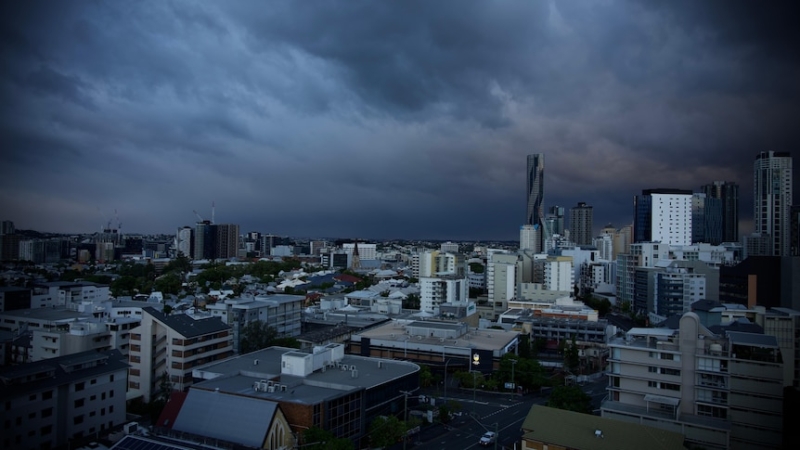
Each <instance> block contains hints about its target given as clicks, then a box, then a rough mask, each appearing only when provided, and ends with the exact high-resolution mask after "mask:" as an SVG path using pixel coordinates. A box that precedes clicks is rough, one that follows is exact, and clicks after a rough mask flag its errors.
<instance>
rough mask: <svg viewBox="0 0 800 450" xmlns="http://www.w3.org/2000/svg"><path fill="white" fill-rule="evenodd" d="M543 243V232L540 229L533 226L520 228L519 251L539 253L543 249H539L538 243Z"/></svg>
mask: <svg viewBox="0 0 800 450" xmlns="http://www.w3.org/2000/svg"><path fill="white" fill-rule="evenodd" d="M540 241H541V232H540V231H539V229H537V228H535V227H534V226H533V225H522V226H521V227H519V249H520V250H530V251H533V252H538V251H540V250H541V249H540V248H539V244H538V242H540Z"/></svg>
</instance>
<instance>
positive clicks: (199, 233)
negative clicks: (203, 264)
mask: <svg viewBox="0 0 800 450" xmlns="http://www.w3.org/2000/svg"><path fill="white" fill-rule="evenodd" d="M216 238H217V236H216V234H215V233H214V232H213V229H212V225H211V221H210V220H203V221H201V222H197V224H195V226H194V253H193V257H194V259H214V251H215V249H216V247H217V243H216Z"/></svg>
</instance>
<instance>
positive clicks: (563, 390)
mask: <svg viewBox="0 0 800 450" xmlns="http://www.w3.org/2000/svg"><path fill="white" fill-rule="evenodd" d="M547 406H551V407H553V408H558V409H566V410H568V411H575V412H579V413H587V414H589V413H591V412H592V398H591V397H589V395H588V394H586V393H585V392H583V389H581V388H580V387H578V386H558V387H556V388H554V389H553V392H552V393H551V394H550V399H548V400H547Z"/></svg>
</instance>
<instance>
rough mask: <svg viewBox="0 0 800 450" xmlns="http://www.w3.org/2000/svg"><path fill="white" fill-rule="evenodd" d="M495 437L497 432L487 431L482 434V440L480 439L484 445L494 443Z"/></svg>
mask: <svg viewBox="0 0 800 450" xmlns="http://www.w3.org/2000/svg"><path fill="white" fill-rule="evenodd" d="M495 439H497V433H495V432H494V431H487V432H486V433H484V434H483V436H481V440H480V441H478V443H479V444H481V445H482V446H484V447H487V446H489V445H492V444H494V441H495Z"/></svg>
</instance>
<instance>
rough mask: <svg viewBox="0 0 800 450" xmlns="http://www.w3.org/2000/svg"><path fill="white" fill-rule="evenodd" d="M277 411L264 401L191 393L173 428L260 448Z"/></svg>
mask: <svg viewBox="0 0 800 450" xmlns="http://www.w3.org/2000/svg"><path fill="white" fill-rule="evenodd" d="M277 409H278V404H277V403H275V402H271V401H268V400H264V399H257V398H252V397H243V396H240V395H231V394H226V393H224V392H219V391H206V390H203V389H190V390H189V394H188V395H187V396H186V401H184V403H183V407H182V408H181V411H180V413H178V418H177V419H176V420H175V425H173V427H172V428H173V429H174V430H178V431H183V432H186V433H192V434H196V435H198V436H208V437H212V438H216V439H222V440H224V441H228V442H233V443H237V444H242V445H247V446H250V447H259V448H260V447H262V446H263V444H264V440H265V439H266V437H267V432H268V431H269V427H270V425H271V424H272V419H273V417H274V416H275V412H276V411H277Z"/></svg>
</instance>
